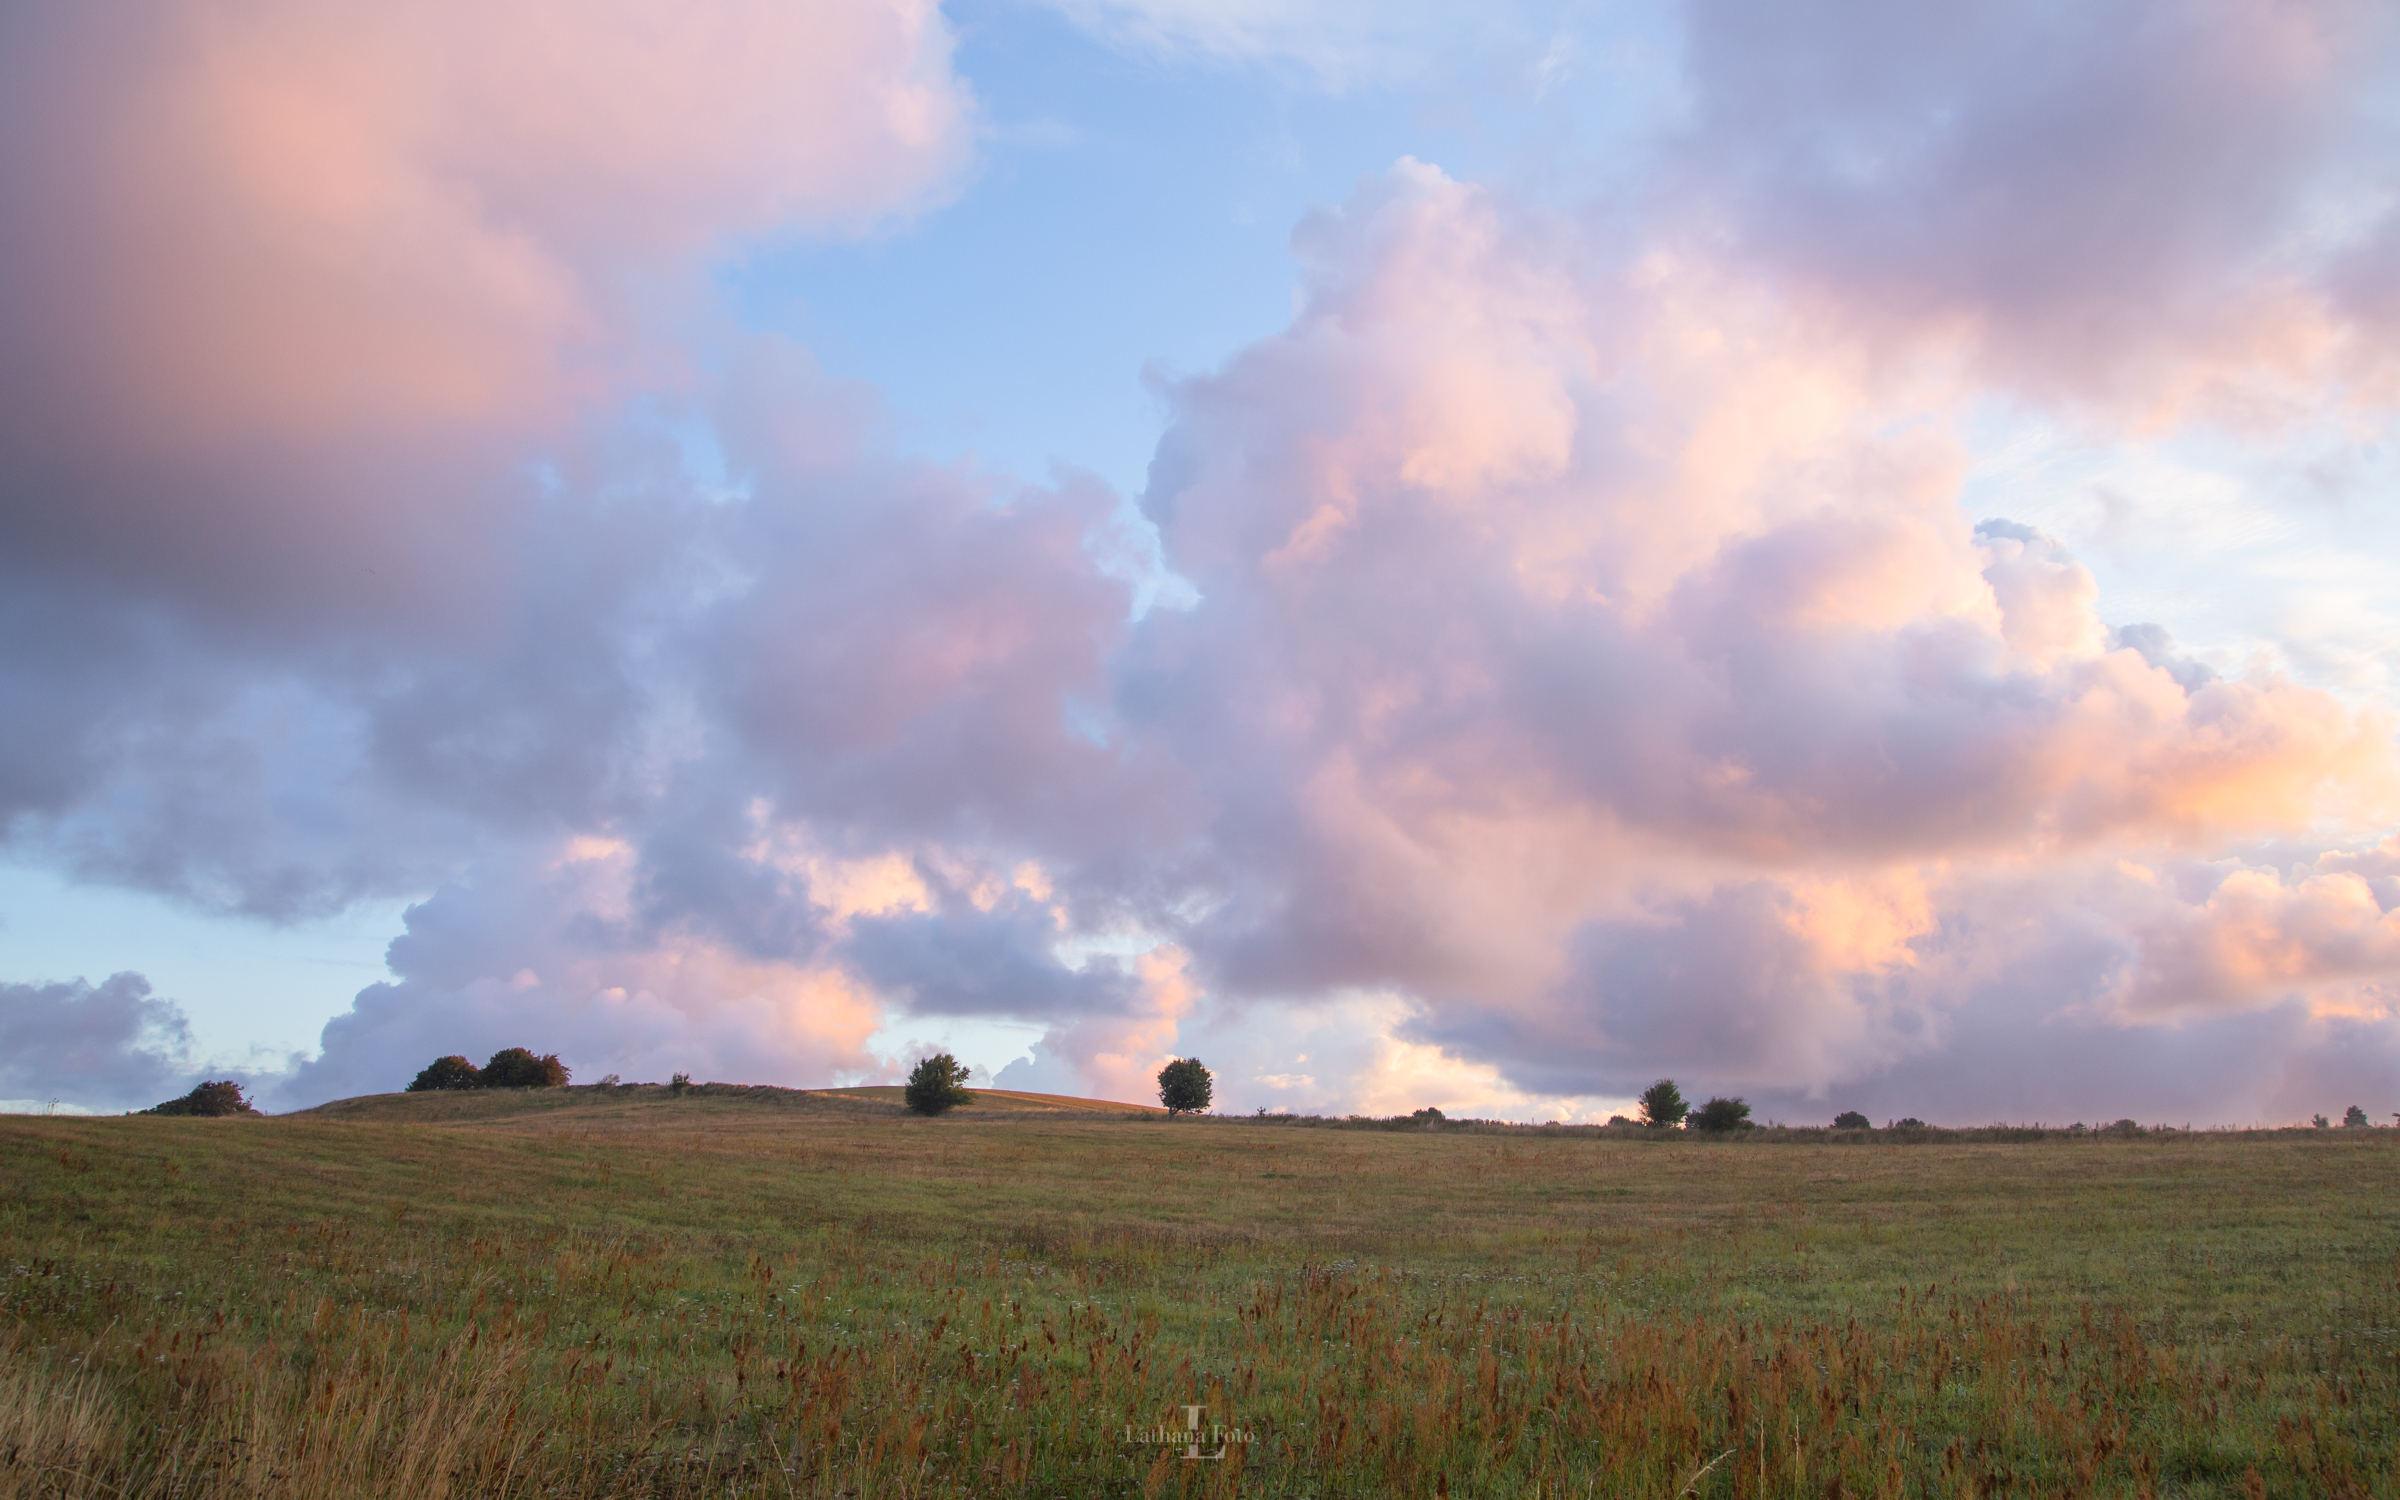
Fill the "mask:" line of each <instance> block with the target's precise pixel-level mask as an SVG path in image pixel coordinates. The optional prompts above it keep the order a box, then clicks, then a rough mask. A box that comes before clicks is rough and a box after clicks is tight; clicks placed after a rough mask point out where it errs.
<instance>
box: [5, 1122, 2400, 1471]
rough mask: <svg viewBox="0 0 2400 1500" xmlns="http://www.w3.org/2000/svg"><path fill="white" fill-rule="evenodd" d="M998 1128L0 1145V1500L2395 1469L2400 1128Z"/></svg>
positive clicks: (684, 1129)
mask: <svg viewBox="0 0 2400 1500" xmlns="http://www.w3.org/2000/svg"><path fill="white" fill-rule="evenodd" d="M1022 1104H1023V1101H991V1102H989V1103H987V1104H986V1105H984V1106H981V1107H978V1108H975V1109H970V1110H964V1111H960V1112H958V1113H955V1114H953V1115H950V1116H947V1117H944V1118H941V1119H937V1120H922V1119H916V1118H913V1117H910V1116H907V1115H905V1114H904V1113H902V1112H901V1111H900V1110H898V1109H897V1108H896V1107H894V1106H893V1105H891V1104H889V1103H888V1102H885V1101H883V1100H881V1099H879V1098H875V1097H871V1096H868V1097H862V1096H855V1095H854V1096H849V1097H840V1096H829V1095H812V1094H799V1093H792V1092H788V1091H780V1090H738V1089H726V1088H721V1087H717V1086H709V1087H705V1088H701V1089H696V1090H691V1091H687V1092H685V1093H682V1094H675V1093H671V1092H670V1091H669V1090H666V1089H663V1088H655V1087H630V1088H618V1089H585V1088H575V1089H565V1090H549V1091H541V1092H538V1093H527V1094H506V1095H503V1094H466V1095H453V1096H441V1095H433V1096H427V1095H411V1096H383V1097H379V1098H375V1099H368V1100H360V1101H350V1102H347V1103H346V1104H344V1105H342V1106H335V1107H329V1108H327V1109H325V1110H322V1111H316V1112H311V1113H308V1114H302V1115H293V1116H284V1117H278V1118H273V1119H139V1118H136V1119H104V1120H99V1119H57V1118H42V1119H33V1118H21V1117H20V1118H10V1119H5V1120H0V1496H5V1497H14V1496H31V1495H45V1496H49V1495H56V1496H75V1497H84V1496H91V1497H103V1496H113V1497H129V1496H144V1497H148V1496H158V1497H166V1496H191V1497H209V1496H255V1497H284V1496H291V1497H302V1496H309V1497H321V1496H349V1495H376V1496H393V1497H411V1500H414V1497H436V1496H445V1495H448V1496H487V1495H490V1496H528V1497H531V1496H562V1497H563V1496H575V1497H587V1496H589V1497H597V1496H615V1495H623V1496H635V1495H668V1496H686V1495H688V1496H702V1495H709V1496H737V1495H738V1496H751V1495H757V1496H781V1495H812V1496H814V1495H824V1496H833V1495H846V1496H920V1495H921V1496H968V1495H974V1496H1020V1495H1022V1496H1118V1495H1126V1496H1130V1495H1141V1496H1157V1495H1177V1496H1201V1495H1235V1494H1242V1495H1260V1496H1288V1497H1303V1496H1305V1497H1311V1500H1332V1497H1337V1496H1458V1497H1466V1496H1509V1497H1516V1496H1587V1495H1588V1496H1657V1497H1662V1500H1672V1497H1680V1496H1687V1495H1689V1496H1699V1497H1717V1496H1722V1497H1753V1496H1795V1497H1796V1496H1807V1497H1810V1500H1818V1497H1826V1496H1862V1497H1863V1496H1893V1497H1897V1496H1902V1495H1907V1496H1917V1495H1935V1496H1975V1495H1991V1494H2006V1495H2160V1496H2171V1495H2225V1496H2251V1497H2254V1496H2260V1495H2274V1496H2285V1495H2289V1496H2302V1495H2306V1496H2388V1495H2400V1337H2396V1335H2400V1131H2396V1130H2350V1131H2343V1130H2333V1131H2317V1132H2276V1133H2256V1134H2212V1133H2191V1132H2144V1133H2140V1134H2126V1135H2099V1136H2093V1135H2084V1136H2079V1137H2067V1136H2064V1135H2060V1134H2055V1133H2051V1134H2042V1133H2037V1132H2020V1133H2017V1136H2016V1138H1997V1137H1995V1138H1983V1139H1978V1138H1972V1137H1953V1136H1948V1135H1944V1134H1942V1133H1939V1132H1925V1133H1912V1134H1911V1135H1909V1136H1908V1137H1906V1138H1900V1137H1893V1136H1889V1135H1885V1134H1881V1133H1860V1134H1853V1135H1846V1136H1833V1135H1830V1134H1822V1133H1809V1132H1769V1131H1759V1132H1753V1133H1752V1134H1751V1135H1750V1136H1749V1137H1746V1138H1739V1139H1729V1140H1709V1139H1697V1138H1675V1139H1668V1140H1653V1139H1644V1138H1639V1137H1635V1136H1628V1135H1626V1134H1624V1133H1622V1132H1619V1133H1609V1132H1589V1131H1583V1132H1578V1131H1567V1130H1545V1129H1541V1128H1526V1129H1513V1130H1495V1129H1491V1128H1458V1127H1439V1128H1432V1129H1424V1128H1410V1129H1405V1130H1389V1129H1387V1130H1366V1129H1339V1128H1310V1127H1307V1126H1305V1125H1300V1124H1294V1123H1282V1124H1277V1123H1271V1122H1262V1121H1255V1120H1213V1119H1200V1120H1195V1119H1189V1118H1186V1119H1178V1120H1167V1119H1162V1118H1159V1117H1157V1116H1155V1115H1149V1116H1136V1115H1132V1114H1122V1115H1120V1114H1113V1113H1109V1112H1105V1111H1090V1110H1085V1111H1080V1112H1077V1111H1070V1110H1066V1109H1045V1108H1041V1107H1038V1101H1036V1102H1034V1103H1033V1104H1032V1105H1027V1106H1025V1107H1016V1106H1018V1105H1022ZM1194 1422H1197V1423H1198V1424H1199V1425H1200V1431H1199V1432H1198V1433H1197V1434H1196V1435H1195V1434H1194V1433H1192V1431H1191V1428H1192V1425H1193V1423H1194ZM1195 1453H1196V1454H1197V1455H1198V1456H1192V1455H1194V1454H1195ZM1220 1455H1221V1456H1220Z"/></svg>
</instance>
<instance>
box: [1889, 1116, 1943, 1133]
mask: <svg viewBox="0 0 2400 1500" xmlns="http://www.w3.org/2000/svg"><path fill="white" fill-rule="evenodd" d="M1892 1128H1893V1129H1894V1130H1931V1129H1932V1128H1933V1127H1932V1126H1930V1125H1928V1124H1926V1123H1925V1122H1924V1121H1923V1120H1920V1119H1918V1118H1917V1117H1916V1116H1915V1115H1902V1116H1901V1117H1900V1118H1899V1119H1897V1120H1894V1121H1893V1122H1892Z"/></svg>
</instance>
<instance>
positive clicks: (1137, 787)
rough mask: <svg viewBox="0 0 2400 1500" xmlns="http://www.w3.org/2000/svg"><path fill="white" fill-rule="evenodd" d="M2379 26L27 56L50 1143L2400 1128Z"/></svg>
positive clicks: (380, 30) (516, 26)
mask: <svg viewBox="0 0 2400 1500" xmlns="http://www.w3.org/2000/svg"><path fill="white" fill-rule="evenodd" d="M2396 75H2400V17H2395V15H2394V14H2393V13H2392V11H2391V9H2390V7H2388V6H2386V5H2383V4H2381V3H2378V0H2122V3H2118V4H2112V5H2108V6H2089V5H2064V4H2049V3H2036V4H2027V3H2023V0H2005V3H2003V0H1955V3H1950V4H1945V5H1941V6H1924V5H1908V4H1901V3H1897V0H1817V3H1811V4H1807V5H1784V4H1766V3H1762V0H1682V3H1669V0H1657V3H1640V4H1622V5H1568V4H1542V3H1525V4H1512V3H1506V0H1503V3H1500V4H1495V5H1491V6H1479V7H1475V8H1473V9H1472V11H1471V12H1470V11H1469V9H1468V8H1465V7H1449V6H1426V5H1417V4H1381V5H1373V6H1369V5H1364V4H1354V3H1347V0H1324V3H1315V4H1296V5H1276V4H1271V3H1264V0H1231V3H1214V4H1200V3H1194V0H1048V3H1045V0H964V3H960V4H955V5H949V6H936V5H932V4H926V3H922V0H680V3H675V4H668V3H665V0H576V3H573V4H570V3H569V0H480V3H477V4H475V5H472V6H470V5H467V4H465V3H463V0H425V3H422V4H419V5H415V6H411V7H407V8H405V9H403V10H396V11H390V12H388V13H386V12H383V11H372V10H365V9H359V8H354V7H326V6H322V5H318V4H313V3H308V0H93V3H90V4H86V5H79V6H73V7H36V6H19V7H13V8H10V9H9V10H8V11H7V12H6V13H5V14H4V15H0V201H5V202H6V203H7V204H8V205H9V210H8V212H6V213H5V214H0V393H5V394H0V620H4V626H0V713H4V716H5V717H4V719H0V722H5V724H6V725H7V729H8V732H7V734H6V735H5V736H0V1108H17V1109H46V1108H57V1109H62V1110H85V1111H94V1112H105V1111H111V1110H121V1109H126V1108H134V1107H140V1106H144V1105H148V1104H151V1103H154V1102H157V1101H158V1100H159V1099H162V1098H165V1097H168V1096H170V1095H172V1094H175V1093H180V1092H182V1091H183V1090H185V1089H187V1088H189V1087H190V1086H191V1084H192V1083H194V1082H195V1081H197V1080H199V1079H201V1078H203V1077H228V1076H230V1077H236V1078H239V1079H241V1080H242V1081H244V1082H245V1084H246V1085H247V1086H248V1087H249V1088H250V1090H251V1091H252V1093H253V1094H254V1096H255V1097H257V1098H258V1099H259V1100H260V1101H261V1102H262V1103H264V1104H265V1105H266V1106H267V1107H269V1108H272V1109H292V1108H300V1107H305V1106H307V1105H310V1104H314V1103H319V1102H322V1101H325V1100H328V1099H333V1098H339V1097H344V1096H348V1095H354V1094H360V1093H371V1092H382V1091H388V1090H392V1089H396V1088H399V1087H401V1086H403V1085H404V1084H405V1083H406V1082H407V1081H408V1079H409V1078H410V1077H412V1076H413V1075H414V1074H415V1072H416V1070H417V1069H418V1068H420V1067H422V1066H423V1065H424V1064H425V1063H426V1062H428V1061H430V1060H431V1059H433V1058H434V1057H436V1056H439V1055H443V1054H450V1053H463V1054H465V1055H467V1056H469V1057H474V1058H480V1057H483V1056H486V1055H488V1054H489V1053H491V1052H493V1051H496V1050H498V1049H500V1048H502V1047H508V1046H527V1047H531V1048H533V1049H534V1050H536V1051H538V1052H553V1051H555V1052H557V1053H559V1054H560V1055H561V1056H562V1058H563V1059H564V1060H565V1061H566V1062H567V1063H568V1065H569V1066H570V1067H571V1068H572V1069H573V1071H574V1075H575V1076H576V1077H577V1078H578V1079H583V1080H591V1079H597V1078H599V1077H602V1076H605V1075H608V1074H616V1075H618V1076H620V1077H622V1078H624V1079H626V1080H628V1081H636V1080H649V1079H663V1078H666V1077H668V1076H669V1075H670V1074H672V1073H676V1072H685V1073H689V1074H691V1075H692V1076H694V1077H696V1078H701V1079H720V1080H725V1081H738V1082H750V1083H776V1084H786V1085H793V1086H804V1087H821V1086H828V1085H835V1084H849V1083H867V1082H885V1081H895V1080H897V1079H898V1078H900V1077H901V1076H904V1074H905V1073H906V1071H907V1069H908V1067H909V1066H910V1065H911V1064H912V1063H913V1062H914V1061H915V1060H916V1058H918V1057H920V1056H923V1055H924V1054H926V1053H927V1052H929V1051H932V1050H937V1049H946V1050H950V1051H953V1052H955V1053H956V1054H957V1055H958V1056H959V1057H960V1058H962V1059H963V1060H965V1061H967V1062H968V1063H970V1064H971V1065H972V1066H973V1067H974V1068H975V1069H976V1076H977V1078H978V1080H979V1081H982V1082H985V1083H987V1084H997V1085H998V1086H1003V1087H1018V1088H1029V1089H1037V1090H1044V1091H1053V1092H1065V1093H1075V1094H1085V1095H1093V1096H1098V1097H1106V1098H1114V1099H1125V1100H1141V1099H1146V1098H1149V1097H1151V1096H1152V1095H1153V1094H1154V1093H1155V1088H1156V1085H1155V1083H1154V1081H1153V1079H1154V1075H1155V1074H1156V1072H1157V1070H1158V1068H1159V1067H1160V1066H1161V1065H1162V1064H1163V1063H1164V1062H1166V1061H1167V1060H1169V1059H1170V1058H1174V1057H1178V1056H1198V1057H1200V1058H1201V1059H1202V1060H1203V1061H1204V1062H1206V1063H1207V1064H1208V1065H1209V1066H1210V1068H1211V1069H1212V1071H1213V1072H1214V1074H1215V1077H1216V1099H1217V1107H1218V1108H1219V1109H1223V1110H1234V1111H1239V1112H1243V1113H1248V1112H1251V1111H1254V1110H1261V1109H1264V1110H1292V1111H1299V1112H1333V1113H1351V1112H1357V1113H1367V1114H1389V1113H1398V1112H1406V1111H1409V1110H1413V1109H1416V1108H1421V1107H1426V1106H1435V1107H1439V1108H1441V1109H1443V1110H1444V1111H1445V1112H1446V1113H1448V1114H1451V1115H1453V1116H1458V1115H1475V1116H1484V1117H1490V1118H1504V1119H1520V1120H1601V1119H1606V1118H1607V1117H1608V1116H1609V1115H1611V1114H1612V1113H1617V1112H1620V1111H1628V1110H1629V1109H1630V1108H1631V1103H1630V1101H1631V1100H1632V1098H1633V1096H1634V1095H1635V1094H1637V1093H1638V1092H1639V1091H1640V1090H1641V1089H1642V1088H1644V1087H1645V1086H1647V1085H1648V1084H1649V1083H1650V1082H1651V1081H1652V1080H1654V1079H1656V1078H1660V1077H1672V1078H1674V1079H1676V1080H1677V1081H1678V1082H1679V1083H1680V1085H1681V1086H1682V1089H1683V1092H1684V1093H1685V1094H1686V1095H1687V1096H1689V1097H1692V1098H1694V1099H1701V1098H1706V1097H1709V1096H1712V1095H1719V1094H1722V1095H1735V1096H1740V1097H1742V1098H1745V1099H1747V1100H1748V1101H1750V1103H1751V1104H1752V1105H1753V1107H1754V1110H1755V1111H1756V1114H1757V1117H1758V1118H1760V1119H1775V1120H1782V1121H1785V1122H1790V1123H1822V1122H1824V1121H1827V1120H1830V1119H1831V1117H1832V1116H1833V1114H1834V1113H1836V1112H1837V1111H1841V1110H1848V1109H1858V1110H1863V1111H1864V1112H1866V1113H1867V1114H1868V1115H1869V1116H1870V1117H1873V1118H1877V1119H1885V1118H1896V1117H1899V1116H1903V1115H1915V1116H1918V1117H1920V1118H1924V1119H1928V1120H1932V1121H1935V1122H1937V1123H1949V1124H1982V1123H1989V1122H1992V1121H2000V1120H2006V1121H2012V1122H2014V1121H2044V1122H2048V1123H2053V1124H2061V1123H2067V1122H2070V1121H2074V1120H2085V1121H2105V1120H2114V1119H2117V1118H2120V1117H2132V1118H2136V1119H2139V1120H2142V1121H2144V1122H2145V1123H2153V1122H2155V1123H2171V1124H2185V1123H2191V1124H2230V1125H2245V1124H2253V1123H2284V1122H2290V1121H2297V1120H2305V1119H2307V1118H2308V1117H2310V1116H2311V1115H2313V1114H2317V1113H2326V1114H2332V1115H2335V1116H2337V1117H2338V1115H2339V1114H2340V1112H2341V1110H2342V1109H2343V1108H2344V1107H2345V1106H2347V1105H2350V1104H2358V1105H2361V1106H2363V1107H2364V1108H2366V1109H2367V1110H2368V1112H2369V1113H2370V1114H2371V1115H2373V1116H2375V1117H2377V1118H2381V1117H2383V1116H2386V1115H2389V1114H2391V1113H2392V1112H2393V1111H2395V1110H2400V915H2394V912H2395V908H2400V754H2396V749H2395V741H2394V734H2395V725H2396V722H2400V721H2396V719H2395V709H2396V708H2400V606H2396V604H2395V601H2396V600H2400V587H2396V586H2395V585H2400V513H2396V511H2395V506H2394V503H2393V502H2394V500H2395V499H2400V448H2396V446H2395V437H2396V436H2400V434H2396V433H2395V413H2396V409H2400V191H2396V189H2400V178H2396V177H2395V174H2394V171H2393V168H2392V166H2391V163H2393V162H2394V161H2400V152H2395V149H2394V148H2395V146H2396V145H2400V141H2395V139H2394V136H2395V134H2396V133H2400V112H2396V111H2395V107H2394V105H2393V104H2392V102H2391V101H2393V100H2395V99H2400V76H2396Z"/></svg>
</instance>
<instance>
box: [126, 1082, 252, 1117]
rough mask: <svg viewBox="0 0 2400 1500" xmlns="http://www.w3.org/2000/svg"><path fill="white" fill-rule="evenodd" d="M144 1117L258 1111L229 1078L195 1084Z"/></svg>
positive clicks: (149, 1110) (238, 1085)
mask: <svg viewBox="0 0 2400 1500" xmlns="http://www.w3.org/2000/svg"><path fill="white" fill-rule="evenodd" d="M141 1113H143V1114H145V1115H254V1114H257V1113H258V1110H257V1109H256V1108H255V1107H254V1106H252V1104H251V1103H250V1101H249V1100H247V1099H245V1098H243V1097H242V1086H241V1085H240V1084H238V1083H236V1082H234V1081H233V1080H232V1079H230V1078H223V1079H219V1080H217V1081H216V1082H213V1083H203V1084H199V1085H196V1086H195V1087H194V1088H193V1089H192V1091H191V1092H190V1093H188V1094H186V1095H184V1096H183V1097H182V1098H180V1099H169V1100H168V1101H167V1102H166V1103H164V1104H155V1105H152V1106H151V1107H150V1108H148V1109H145V1110H142V1111H141Z"/></svg>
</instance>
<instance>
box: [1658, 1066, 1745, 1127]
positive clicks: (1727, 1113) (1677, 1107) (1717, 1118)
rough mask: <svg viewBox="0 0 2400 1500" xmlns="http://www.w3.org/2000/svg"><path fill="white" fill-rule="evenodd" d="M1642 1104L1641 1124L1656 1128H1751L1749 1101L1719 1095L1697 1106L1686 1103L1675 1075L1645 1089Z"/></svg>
mask: <svg viewBox="0 0 2400 1500" xmlns="http://www.w3.org/2000/svg"><path fill="white" fill-rule="evenodd" d="M1641 1106H1642V1123H1643V1124H1644V1125H1647V1126H1649V1127H1650V1128H1651V1129H1653V1130H1673V1129H1675V1128H1676V1127H1677V1126H1679V1125H1681V1126H1687V1127H1689V1128H1690V1129H1693V1130H1706V1131H1711V1132H1717V1131H1728V1130H1748V1129H1749V1128H1750V1125H1751V1121H1750V1106H1749V1104H1748V1102H1746V1101H1744V1100H1742V1099H1738V1098H1734V1099H1728V1098H1726V1097H1724V1096H1722V1095H1719V1096H1718V1097H1716V1098H1713V1099H1711V1100H1709V1101H1708V1102H1707V1103H1706V1104H1703V1105H1701V1106H1700V1107H1699V1108H1698V1109H1694V1108H1692V1107H1691V1105H1689V1104H1688V1103H1686V1102H1684V1097H1683V1090H1681V1089H1679V1088H1677V1087H1676V1086H1675V1080H1674V1079H1672V1078H1661V1079H1660V1080H1659V1081H1658V1082H1656V1083H1654V1084H1652V1085H1650V1086H1649V1087H1648V1088H1646V1089H1644V1090H1642V1097H1641Z"/></svg>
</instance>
